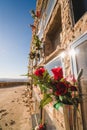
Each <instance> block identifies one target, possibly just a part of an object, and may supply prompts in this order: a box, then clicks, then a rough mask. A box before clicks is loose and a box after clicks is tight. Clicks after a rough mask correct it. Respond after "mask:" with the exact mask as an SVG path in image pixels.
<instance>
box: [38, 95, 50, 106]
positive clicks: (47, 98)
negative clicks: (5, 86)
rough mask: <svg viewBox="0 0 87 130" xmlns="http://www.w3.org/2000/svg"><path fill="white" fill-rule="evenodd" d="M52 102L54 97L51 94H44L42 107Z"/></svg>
mask: <svg viewBox="0 0 87 130" xmlns="http://www.w3.org/2000/svg"><path fill="white" fill-rule="evenodd" d="M50 102H52V97H51V95H50V94H44V97H43V99H42V100H41V102H40V107H44V106H45V105H47V104H48V103H50Z"/></svg>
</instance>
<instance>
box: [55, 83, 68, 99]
mask: <svg viewBox="0 0 87 130" xmlns="http://www.w3.org/2000/svg"><path fill="white" fill-rule="evenodd" d="M67 91H68V90H67V86H66V84H64V83H63V82H59V83H58V84H57V85H56V92H55V95H56V96H60V95H64V94H66V93H67Z"/></svg>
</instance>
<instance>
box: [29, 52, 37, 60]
mask: <svg viewBox="0 0 87 130" xmlns="http://www.w3.org/2000/svg"><path fill="white" fill-rule="evenodd" d="M29 55H30V59H34V58H35V55H36V52H35V51H31V52H30V54H29Z"/></svg>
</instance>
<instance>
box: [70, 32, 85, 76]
mask: <svg viewBox="0 0 87 130" xmlns="http://www.w3.org/2000/svg"><path fill="white" fill-rule="evenodd" d="M71 48H72V49H74V51H75V56H74V57H73V56H72V65H73V70H74V73H75V75H76V74H77V73H78V72H79V70H80V69H83V77H84V78H87V33H86V34H84V35H83V36H81V37H80V38H79V39H78V40H77V41H75V42H74V43H73V44H72V46H71Z"/></svg>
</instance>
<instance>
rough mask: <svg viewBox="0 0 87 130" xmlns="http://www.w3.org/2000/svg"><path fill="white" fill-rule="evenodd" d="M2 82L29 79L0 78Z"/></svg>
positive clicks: (26, 80) (25, 80)
mask: <svg viewBox="0 0 87 130" xmlns="http://www.w3.org/2000/svg"><path fill="white" fill-rule="evenodd" d="M0 82H28V79H27V78H26V79H11V78H0Z"/></svg>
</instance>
